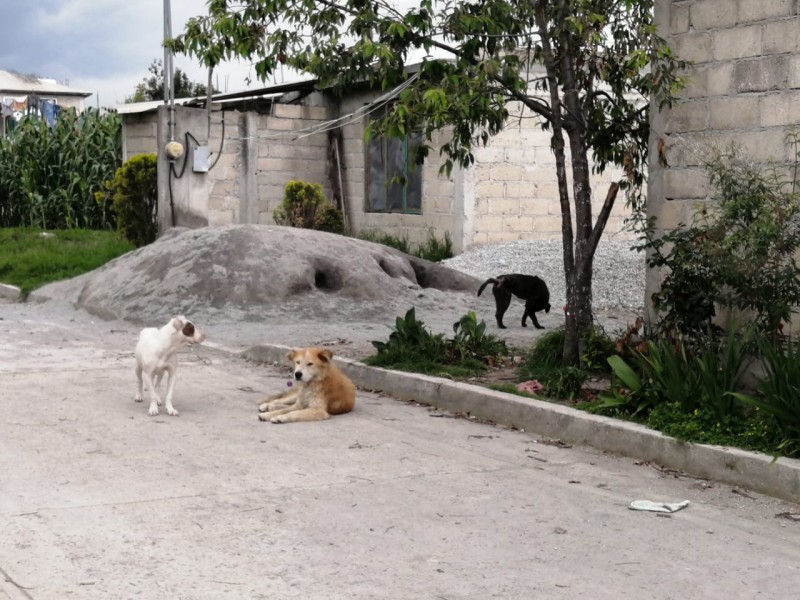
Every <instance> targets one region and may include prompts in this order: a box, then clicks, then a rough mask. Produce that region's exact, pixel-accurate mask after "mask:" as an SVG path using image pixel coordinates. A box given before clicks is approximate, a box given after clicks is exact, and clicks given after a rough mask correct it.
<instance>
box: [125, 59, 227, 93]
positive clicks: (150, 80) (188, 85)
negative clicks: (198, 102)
mask: <svg viewBox="0 0 800 600" xmlns="http://www.w3.org/2000/svg"><path fill="white" fill-rule="evenodd" d="M147 71H148V72H149V73H150V77H145V78H144V79H142V81H141V83H139V84H137V85H136V91H135V92H133V94H132V95H130V96H128V97H127V98H125V102H126V103H127V104H130V103H131V102H147V101H150V100H163V99H164V63H163V61H162V60H161V59H154V60H153V62H152V63H150V67H148V69H147ZM174 80H175V81H174V85H175V97H176V98H194V97H196V96H205V95H206V93H207V91H208V87H207V86H205V85H203V84H202V83H192V82H191V81H189V76H188V75H186V73H184V72H183V71H181V70H180V69H179V68H176V69H175V76H174ZM214 91H216V90H214Z"/></svg>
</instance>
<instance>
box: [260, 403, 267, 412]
mask: <svg viewBox="0 0 800 600" xmlns="http://www.w3.org/2000/svg"><path fill="white" fill-rule="evenodd" d="M268 410H269V402H262V403H261V404H259V405H258V412H262V413H263V412H267V411H268Z"/></svg>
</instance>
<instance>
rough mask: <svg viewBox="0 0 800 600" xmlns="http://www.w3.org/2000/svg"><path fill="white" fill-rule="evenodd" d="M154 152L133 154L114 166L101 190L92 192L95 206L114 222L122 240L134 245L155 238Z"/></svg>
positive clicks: (156, 190)
mask: <svg viewBox="0 0 800 600" xmlns="http://www.w3.org/2000/svg"><path fill="white" fill-rule="evenodd" d="M156 165H157V159H156V155H155V154H137V155H136V156H133V157H131V158H129V159H128V160H127V161H125V163H124V164H123V165H122V166H121V167H120V168H119V169H117V171H116V173H115V174H114V179H113V180H110V181H106V182H105V184H104V186H103V187H104V189H103V191H98V192H97V193H95V198H96V200H97V203H98V205H100V206H101V207H102V208H103V212H104V213H105V214H107V215H109V218H110V219H111V220H113V222H115V223H116V228H117V231H119V232H120V233H121V234H122V235H123V236H124V237H125V239H126V240H128V241H130V242H131V243H133V244H134V245H135V246H136V247H137V248H139V247H141V246H146V245H147V244H150V243H152V242H154V241H155V240H156V238H157V237H158V172H157V168H156Z"/></svg>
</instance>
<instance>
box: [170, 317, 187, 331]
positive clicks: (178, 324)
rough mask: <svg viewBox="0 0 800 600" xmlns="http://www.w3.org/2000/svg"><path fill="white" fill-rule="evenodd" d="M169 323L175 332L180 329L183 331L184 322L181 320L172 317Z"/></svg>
mask: <svg viewBox="0 0 800 600" xmlns="http://www.w3.org/2000/svg"><path fill="white" fill-rule="evenodd" d="M171 323H172V326H173V327H174V328H175V331H180V330H181V329H183V325H184V322H183V319H181V318H180V317H172V321H171Z"/></svg>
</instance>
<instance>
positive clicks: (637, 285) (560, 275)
mask: <svg viewBox="0 0 800 600" xmlns="http://www.w3.org/2000/svg"><path fill="white" fill-rule="evenodd" d="M632 245H633V242H632V241H628V240H606V241H601V242H600V244H599V245H598V247H597V252H596V253H595V258H594V277H593V281H592V293H593V306H594V309H595V310H613V309H626V310H630V311H634V312H638V311H641V310H642V308H643V306H644V278H645V263H644V253H642V252H637V251H636V250H631V246H632ZM443 264H445V265H447V266H448V267H450V268H452V269H456V270H458V271H461V272H463V273H466V274H467V275H472V276H473V277H477V278H478V279H481V280H484V279H487V278H489V277H494V276H496V275H502V274H503V273H526V274H528V275H538V276H539V277H541V278H542V279H544V280H545V282H546V283H547V287H548V288H549V289H550V303H551V304H552V305H553V306H554V307H556V306H558V307H560V306H561V305H563V302H564V301H565V299H566V294H565V289H564V288H565V284H564V260H563V254H562V250H561V240H542V241H521V240H520V241H513V242H505V243H502V244H489V245H485V246H474V247H472V248H470V249H469V250H467V251H466V252H464V253H462V254H460V255H458V256H456V257H454V258H450V259H447V260H445V261H443Z"/></svg>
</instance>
